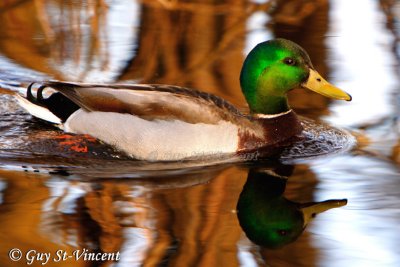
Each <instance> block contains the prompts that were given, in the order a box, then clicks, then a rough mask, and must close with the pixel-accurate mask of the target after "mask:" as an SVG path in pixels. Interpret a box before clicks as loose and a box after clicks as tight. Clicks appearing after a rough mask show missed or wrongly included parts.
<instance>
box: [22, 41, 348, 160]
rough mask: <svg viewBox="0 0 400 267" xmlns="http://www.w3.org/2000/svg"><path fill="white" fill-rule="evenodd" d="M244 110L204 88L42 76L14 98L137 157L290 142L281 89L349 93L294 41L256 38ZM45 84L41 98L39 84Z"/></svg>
mask: <svg viewBox="0 0 400 267" xmlns="http://www.w3.org/2000/svg"><path fill="white" fill-rule="evenodd" d="M240 84H241V87H242V91H243V94H244V95H245V98H246V100H247V102H248V104H249V107H250V114H249V115H244V114H242V113H241V112H240V111H239V110H238V109H237V108H236V107H234V106H233V105H231V104H230V103H228V102H227V101H225V100H223V99H221V98H219V97H217V96H215V95H212V94H208V93H204V92H199V91H195V90H192V89H187V88H182V87H178V86H170V85H147V84H146V85H144V84H129V85H128V84H113V85H105V84H80V83H67V82H59V81H49V82H44V83H43V84H42V85H41V86H40V87H39V89H38V91H37V96H36V98H35V97H34V96H33V95H32V85H30V86H29V87H28V90H27V96H26V98H24V97H21V96H18V100H19V103H20V104H21V106H22V107H24V108H25V109H26V110H27V111H28V112H30V113H31V114H32V115H33V116H35V117H38V118H41V119H43V120H46V121H49V122H52V123H55V124H58V125H59V127H60V128H62V129H64V131H66V132H70V133H76V134H89V135H91V136H93V137H95V138H97V139H99V140H102V141H103V142H105V143H107V144H110V145H112V146H114V147H115V148H117V149H118V150H121V151H123V152H125V153H126V154H128V155H129V156H131V157H133V158H137V159H142V160H160V161H162V160H163V161H169V160H182V159H192V158H198V157H211V156H213V155H214V156H215V155H218V156H219V155H235V154H243V153H251V152H255V151H263V154H269V152H270V151H274V148H276V147H281V146H283V145H286V144H288V143H290V140H291V139H292V138H293V137H295V136H296V135H299V134H300V133H301V131H302V127H301V123H300V121H299V120H298V118H297V116H296V114H295V113H294V112H293V111H292V110H291V109H290V108H289V105H288V103H287V97H286V93H287V92H288V91H290V90H292V89H294V88H298V87H303V88H308V89H310V90H313V91H315V92H318V93H320V94H322V95H325V96H328V97H331V98H335V99H343V100H351V97H350V95H348V94H347V93H345V92H343V91H341V90H340V89H338V88H336V87H334V86H332V85H331V84H329V83H328V82H327V81H326V80H324V79H323V78H322V77H321V76H320V75H319V74H318V73H317V72H316V71H315V70H314V67H313V66H312V64H311V61H310V58H309V56H308V55H307V53H306V52H305V51H304V50H303V49H302V48H301V47H300V46H298V45H297V44H295V43H293V42H291V41H288V40H285V39H275V40H270V41H267V42H263V43H260V44H258V45H257V46H256V47H255V48H254V49H253V50H252V51H251V52H250V53H249V55H248V56H247V58H246V60H245V62H244V64H243V68H242V71H241V74H240ZM45 88H52V89H54V90H55V91H56V92H53V93H52V94H51V95H50V96H49V97H48V98H44V97H43V94H42V92H43V90H44V89H45Z"/></svg>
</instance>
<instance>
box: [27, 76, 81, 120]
mask: <svg viewBox="0 0 400 267" xmlns="http://www.w3.org/2000/svg"><path fill="white" fill-rule="evenodd" d="M34 84H35V83H31V84H30V85H29V86H28V88H27V91H26V99H28V100H29V101H30V102H32V103H33V104H35V105H38V106H41V107H44V108H47V109H48V110H49V111H51V112H52V113H53V114H54V115H56V116H57V117H58V118H60V119H61V121H62V122H65V121H66V120H67V119H68V118H69V116H71V114H72V113H74V112H75V111H77V110H78V109H79V108H80V107H79V106H78V105H76V104H75V103H74V102H72V101H71V100H69V99H68V98H67V97H65V96H64V95H63V94H61V93H59V92H55V93H53V94H51V95H50V96H49V97H48V98H44V97H43V91H44V90H45V89H46V88H51V87H49V86H47V85H41V86H40V87H39V88H38V89H37V91H36V97H35V96H34V95H33V93H32V87H33V85H34Z"/></svg>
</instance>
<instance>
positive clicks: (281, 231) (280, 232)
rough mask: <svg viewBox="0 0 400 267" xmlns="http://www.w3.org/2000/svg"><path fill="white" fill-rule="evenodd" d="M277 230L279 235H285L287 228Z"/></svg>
mask: <svg viewBox="0 0 400 267" xmlns="http://www.w3.org/2000/svg"><path fill="white" fill-rule="evenodd" d="M277 232H278V234H279V235H280V236H285V235H287V234H288V231H287V230H284V229H279V230H278V231H277Z"/></svg>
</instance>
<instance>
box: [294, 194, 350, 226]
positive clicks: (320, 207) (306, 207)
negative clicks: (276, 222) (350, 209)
mask: <svg viewBox="0 0 400 267" xmlns="http://www.w3.org/2000/svg"><path fill="white" fill-rule="evenodd" d="M346 205H347V199H331V200H326V201H322V202H315V203H306V204H302V205H301V207H300V211H301V212H302V213H303V217H304V224H303V226H304V227H305V226H306V225H307V224H308V223H309V222H310V221H311V220H312V219H313V218H314V217H315V216H317V214H319V213H322V212H324V211H327V210H330V209H333V208H339V207H343V206H346Z"/></svg>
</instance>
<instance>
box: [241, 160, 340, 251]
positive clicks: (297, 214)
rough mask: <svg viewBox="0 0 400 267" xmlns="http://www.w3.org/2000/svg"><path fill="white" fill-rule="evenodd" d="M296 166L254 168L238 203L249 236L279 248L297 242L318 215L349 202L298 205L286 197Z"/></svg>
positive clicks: (267, 245) (259, 242)
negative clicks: (288, 184)
mask: <svg viewBox="0 0 400 267" xmlns="http://www.w3.org/2000/svg"><path fill="white" fill-rule="evenodd" d="M292 172H293V166H283V167H282V168H276V169H274V170H271V169H266V168H252V169H250V171H249V174H248V177H247V181H246V184H245V185H244V187H243V190H242V192H241V193H240V197H239V200H238V203H237V216H238V219H239V223H240V226H241V227H242V228H243V231H244V232H245V233H246V235H247V237H248V238H249V239H250V240H251V241H253V242H254V243H256V244H257V245H260V246H262V247H266V248H271V249H276V248H281V247H283V246H285V245H287V244H290V243H292V242H294V241H295V240H296V239H297V238H298V237H299V236H300V235H301V234H302V232H303V231H304V229H305V228H306V226H307V224H308V223H309V222H310V221H311V220H312V219H313V218H314V217H315V216H316V215H317V214H319V213H322V212H324V211H327V210H329V209H332V208H338V207H342V206H345V205H346V204H347V199H331V200H326V201H322V202H309V203H297V202H294V201H290V200H288V199H286V198H285V197H284V196H283V194H284V192H285V188H286V182H287V180H288V177H289V176H290V175H291V174H292Z"/></svg>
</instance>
